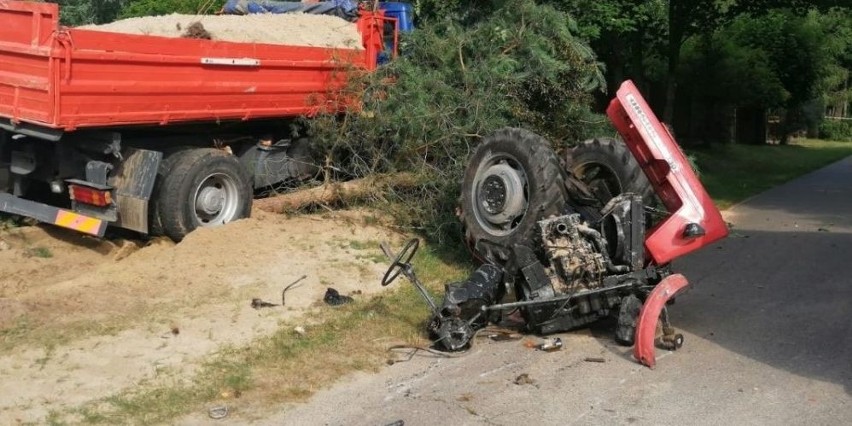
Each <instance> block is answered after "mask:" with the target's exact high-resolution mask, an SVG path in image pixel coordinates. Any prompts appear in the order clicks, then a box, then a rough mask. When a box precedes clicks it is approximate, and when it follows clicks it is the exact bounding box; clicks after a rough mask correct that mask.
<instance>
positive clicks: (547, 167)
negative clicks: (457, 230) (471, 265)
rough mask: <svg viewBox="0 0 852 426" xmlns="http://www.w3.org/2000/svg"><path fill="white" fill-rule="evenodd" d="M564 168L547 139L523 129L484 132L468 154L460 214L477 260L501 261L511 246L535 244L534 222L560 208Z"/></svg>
mask: <svg viewBox="0 0 852 426" xmlns="http://www.w3.org/2000/svg"><path fill="white" fill-rule="evenodd" d="M565 179H566V176H565V170H564V169H563V167H562V166H561V164H560V162H559V158H558V157H557V156H556V153H555V152H554V151H553V149H552V148H551V147H550V143H548V141H547V140H545V139H544V138H543V137H541V136H539V135H536V134H535V133H532V132H529V131H527V130H523V129H517V128H505V129H501V130H498V131H497V132H495V133H494V134H492V135H490V136H488V137H486V138H485V139H484V140H483V141H482V143H480V144H479V146H477V147H476V149H475V150H474V152H473V154H472V156H471V157H470V159H469V162H468V166H467V169H466V170H465V173H464V178H463V181H462V193H461V200H460V201H461V203H460V204H461V205H460V209H459V217H460V220H461V223H462V226H463V228H464V233H465V235H464V236H465V240H466V242H467V244H468V247H470V248H471V250H472V251H473V253H474V255H475V256H476V257H478V258H479V259H480V260H482V261H484V262H489V263H495V264H498V265H500V264H505V263H506V262H507V261H508V259H509V254H510V250H511V247H512V246H513V245H515V244H523V245H527V246H532V247H535V246H534V245H533V244H534V242H535V241H537V240H538V239H539V236H538V235H537V232H538V229H537V226H536V222H538V221H539V220H541V219H542V218H545V217H549V216H552V215H559V214H563V213H564V211H563V210H564V209H565V206H566V203H567V201H568V194H567V192H566V186H565Z"/></svg>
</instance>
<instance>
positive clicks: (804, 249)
mask: <svg viewBox="0 0 852 426" xmlns="http://www.w3.org/2000/svg"><path fill="white" fill-rule="evenodd" d="M849 253H852V233H848V232H766V231H749V230H738V232H737V233H736V234H734V235H732V236H731V237H729V238H728V239H726V240H724V241H722V242H721V243H719V244H716V245H714V246H712V247H709V248H707V249H706V250H704V251H701V252H699V253H697V254H696V255H694V256H691V257H689V258H686V259H684V260H683V261H680V262H678V263H677V264H676V265H675V267H676V269H677V270H679V271H682V272H684V273H685V274H686V276H687V277H688V278H690V281H691V284H692V286H691V289H690V291H689V293H687V294H685V295H684V296H682V297H681V298H679V299H678V303H677V304H676V305H675V306H674V307H673V309H672V310H671V313H672V319H673V321H675V325H676V326H677V327H679V328H682V329H684V330H686V331H689V332H690V333H693V334H695V335H698V336H700V337H702V338H704V339H707V340H709V341H711V342H714V343H716V344H718V345H720V346H722V347H724V348H726V349H728V350H731V351H733V352H735V353H738V354H741V355H743V356H746V357H749V358H752V359H754V360H757V361H759V362H761V363H764V364H767V365H769V366H772V367H774V368H778V369H782V370H785V371H789V372H791V373H793V374H796V375H799V376H803V377H808V378H812V379H816V380H822V381H826V382H832V383H837V384H840V385H842V386H844V387H845V389H846V392H847V394H852V361H850V360H852V257H850V255H849Z"/></svg>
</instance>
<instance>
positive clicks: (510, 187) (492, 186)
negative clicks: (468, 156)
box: [470, 154, 529, 236]
mask: <svg viewBox="0 0 852 426" xmlns="http://www.w3.org/2000/svg"><path fill="white" fill-rule="evenodd" d="M470 190H471V191H472V192H473V193H472V194H471V198H472V199H473V200H474V208H473V210H474V216H475V217H476V221H477V222H478V223H479V226H480V227H481V228H482V229H484V230H485V231H486V232H488V233H489V234H491V235H494V236H505V235H508V234H511V233H512V232H513V231H514V230H515V228H517V226H518V224H519V223H520V222H521V220H523V218H524V215H525V214H526V212H527V206H528V192H529V191H528V183H527V176H526V173H525V172H524V168H523V167H522V166H521V165H520V163H519V162H518V161H517V160H516V159H515V158H514V157H512V156H509V155H506V154H501V155H496V156H492V157H490V158H487V159H485V160H484V161H483V162H482V164H481V166H480V167H479V172H478V173H477V176H476V179H475V182H474V185H473V188H471V189H470Z"/></svg>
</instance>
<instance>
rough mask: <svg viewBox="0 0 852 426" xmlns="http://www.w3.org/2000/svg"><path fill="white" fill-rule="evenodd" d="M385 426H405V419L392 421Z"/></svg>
mask: <svg viewBox="0 0 852 426" xmlns="http://www.w3.org/2000/svg"><path fill="white" fill-rule="evenodd" d="M385 426H405V420H402V419H400V420H397V421H395V422H390V423H388V424H386V425H385Z"/></svg>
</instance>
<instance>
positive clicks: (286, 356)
mask: <svg viewBox="0 0 852 426" xmlns="http://www.w3.org/2000/svg"><path fill="white" fill-rule="evenodd" d="M459 258H462V259H464V258H466V256H462V255H460V254H459V253H449V254H447V253H438V252H435V251H434V250H432V249H430V248H429V247H424V248H423V249H421V252H420V253H419V254H418V255H417V257H416V260H415V266H416V267H417V272H418V274H419V276H420V278H421V279H422V280H423V281H424V282H426V283H429V284H430V288H431V290H432V291H436V290H438V289H439V288H440V286H441V283H443V282H446V281H448V280H451V279H458V278H460V277H463V276H465V275H466V274H467V272H468V269H469V267H470V265H468V264H458V263H455V262H454V261H447V260H445V259H459ZM393 285H394V286H395V287H396V289H395V290H393V291H391V292H388V293H385V294H382V295H379V296H375V297H373V298H372V299H370V300H367V301H364V302H356V303H354V304H352V305H346V306H341V307H337V308H331V307H327V306H323V307H319V308H317V309H316V310H315V311H314V312H312V313H311V314H310V315H309V316H308V317H307V318H304V319H302V320H300V321H299V323H298V324H296V323H285V324H282V326H281V327H280V329H279V330H278V332H276V333H275V334H273V335H272V336H269V337H266V338H261V339H259V340H257V341H255V342H253V343H252V344H251V345H248V346H246V347H240V348H228V349H224V350H222V351H220V353H219V355H217V356H215V357H212V358H211V359H210V360H209V361H208V362H207V363H205V364H204V366H203V367H202V368H201V370H200V371H199V373H198V374H197V375H196V377H195V378H193V379H192V380H189V381H181V380H178V379H176V378H166V379H161V380H158V381H156V383H150V384H147V385H141V386H139V387H137V388H136V389H134V390H131V391H128V392H124V393H122V394H119V395H115V396H112V397H110V398H106V399H104V400H101V401H98V402H96V403H92V404H89V405H87V406H84V407H82V408H79V409H76V410H74V411H71V412H65V413H58V412H57V413H52V415H51V416H50V419H49V420H50V421H51V423H53V424H62V423H63V422H65V421H74V422H84V423H88V424H91V423H99V424H114V423H121V424H127V423H131V424H137V423H143V424H149V423H157V422H169V421H170V420H173V419H175V418H177V417H179V416H181V415H184V414H187V413H190V412H193V411H199V410H204V409H205V407H206V406H208V405H210V404H216V403H225V404H227V405H228V406H229V408H230V410H231V412H232V413H249V412H255V413H259V412H262V409H263V408H264V407H269V406H272V405H280V404H281V403H288V402H300V401H304V400H306V399H307V398H308V397H310V396H311V395H312V394H313V393H314V392H316V391H317V390H319V389H322V388H324V387H327V386H329V385H331V384H332V383H334V382H336V381H337V380H339V379H340V378H341V377H342V376H345V375H347V374H350V373H352V372H355V371H375V370H377V369H378V368H380V367H381V366H382V365H384V364H385V363H386V362H387V360H388V356H389V354H388V352H387V347H388V346H390V345H392V344H395V343H410V344H422V343H423V342H424V340H423V339H424V336H423V330H424V325H425V321H426V320H427V319H428V309H427V308H426V306H425V304H424V303H423V301H422V300H421V299H420V298H419V296H418V294H417V293H416V292H415V291H414V289H413V288H412V287H411V286H410V285H409V284H408V283H407V282H405V281H404V279H403V278H400V279H399V281H397V282H395V283H394V284H393ZM305 324H308V325H305ZM297 325H303V326H304V328H305V331H306V332H305V334H304V335H301V334H300V333H297V332H295V331H294V328H295V327H296V326H297Z"/></svg>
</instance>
